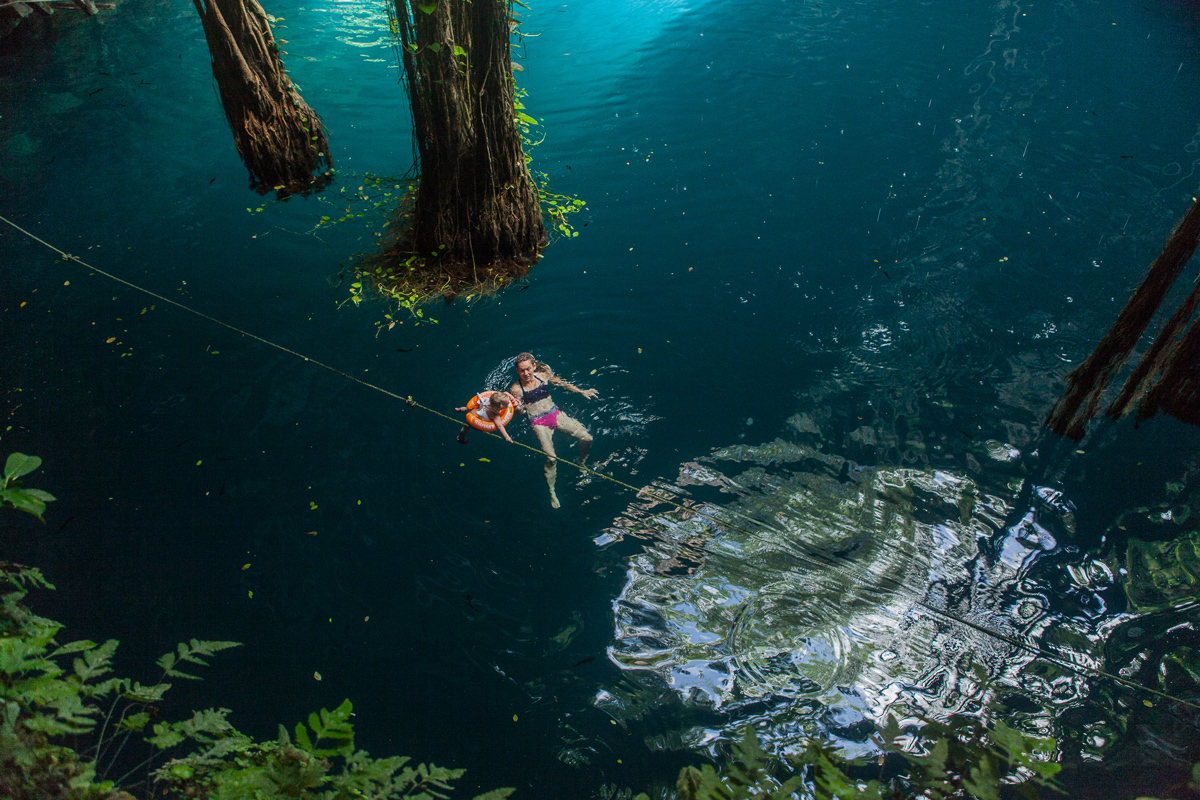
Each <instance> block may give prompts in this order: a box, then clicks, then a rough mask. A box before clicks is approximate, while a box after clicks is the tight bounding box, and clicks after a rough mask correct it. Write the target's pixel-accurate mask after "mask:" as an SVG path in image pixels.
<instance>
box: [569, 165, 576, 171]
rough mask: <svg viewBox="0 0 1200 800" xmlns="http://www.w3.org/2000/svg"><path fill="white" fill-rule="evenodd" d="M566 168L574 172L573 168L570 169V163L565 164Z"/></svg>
mask: <svg viewBox="0 0 1200 800" xmlns="http://www.w3.org/2000/svg"><path fill="white" fill-rule="evenodd" d="M567 169H570V170H571V172H574V171H575V170H573V169H571V165H570V164H567Z"/></svg>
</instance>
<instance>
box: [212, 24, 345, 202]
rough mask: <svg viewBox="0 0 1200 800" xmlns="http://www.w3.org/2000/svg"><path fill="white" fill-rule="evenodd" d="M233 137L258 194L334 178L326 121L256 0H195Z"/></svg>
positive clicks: (303, 189)
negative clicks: (295, 79) (297, 80)
mask: <svg viewBox="0 0 1200 800" xmlns="http://www.w3.org/2000/svg"><path fill="white" fill-rule="evenodd" d="M192 3H193V5H195V7H196V11H197V12H198V13H199V14H200V20H201V22H202V23H203V24H204V38H205V39H206V40H207V41H208V49H209V52H210V54H211V55H212V70H213V77H214V78H215V79H216V81H217V88H218V90H219V91H220V94H221V104H222V105H223V106H224V108H225V117H226V119H227V120H228V121H229V127H230V129H232V131H233V139H234V144H235V145H236V146H237V151H238V155H240V156H241V157H242V161H243V163H245V165H246V169H247V170H248V171H249V172H250V186H251V188H253V189H254V190H255V191H257V192H258V193H259V194H266V193H267V192H269V191H271V190H272V189H274V190H277V191H279V192H281V193H284V194H307V193H308V192H310V191H313V190H319V189H321V188H322V187H323V186H325V185H326V184H327V183H329V181H330V180H332V172H331V171H330V168H331V167H332V166H333V160H332V158H331V157H330V155H329V143H328V141H327V140H326V138H325V126H324V125H323V124H322V122H321V120H320V118H319V117H318V116H317V114H316V112H314V111H313V110H312V109H311V108H309V106H308V104H307V103H305V102H304V99H303V98H302V97H300V93H299V92H298V91H296V87H295V86H294V85H293V84H292V82H291V80H290V79H289V78H288V76H287V72H286V71H285V70H284V67H283V61H282V60H281V59H280V51H279V45H278V44H276V42H275V37H274V35H273V34H272V33H271V26H270V23H269V22H268V20H267V15H266V12H265V11H263V8H262V6H260V5H259V4H258V2H256V0H192Z"/></svg>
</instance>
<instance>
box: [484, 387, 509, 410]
mask: <svg viewBox="0 0 1200 800" xmlns="http://www.w3.org/2000/svg"><path fill="white" fill-rule="evenodd" d="M488 405H490V406H491V407H492V408H494V409H496V410H497V411H503V410H504V409H506V408H508V407H509V406H510V405H512V403H511V401H510V400H509V399H508V392H492V394H491V396H490V397H489V398H488Z"/></svg>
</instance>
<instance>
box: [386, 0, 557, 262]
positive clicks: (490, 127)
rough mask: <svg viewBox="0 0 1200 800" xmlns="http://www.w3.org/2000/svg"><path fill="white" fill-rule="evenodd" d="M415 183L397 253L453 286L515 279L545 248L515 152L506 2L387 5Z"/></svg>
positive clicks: (528, 182) (400, 0) (529, 182)
mask: <svg viewBox="0 0 1200 800" xmlns="http://www.w3.org/2000/svg"><path fill="white" fill-rule="evenodd" d="M395 12H396V23H397V34H398V36H399V38H400V42H401V64H402V67H403V70H404V81H405V89H406V92H407V94H408V98H409V103H410V105H411V107H412V115H413V127H414V132H415V138H416V142H417V155H418V162H419V163H418V168H419V171H420V177H419V182H418V187H417V196H416V203H415V207H414V209H413V216H412V220H411V222H410V223H409V229H408V232H407V237H406V241H405V242H403V243H402V245H401V247H402V251H407V252H409V253H412V254H416V255H418V256H419V257H420V258H421V259H422V261H423V262H424V263H426V264H427V265H428V266H430V267H433V268H436V269H437V270H439V271H440V272H443V273H446V274H448V275H449V276H452V277H455V278H459V279H462V280H481V279H483V278H484V277H485V274H486V273H487V271H488V270H491V271H492V273H491V274H492V276H495V275H496V274H497V273H499V274H508V275H523V274H525V272H527V271H528V269H529V267H530V266H532V265H533V264H534V263H536V261H537V259H538V254H539V253H540V251H541V249H542V247H544V246H545V243H546V230H545V227H544V225H543V223H542V214H541V207H540V203H539V200H538V194H537V188H536V186H535V185H534V183H533V179H532V178H531V176H530V174H529V168H528V166H527V164H526V161H525V154H524V151H523V150H522V148H521V129H520V127H519V126H518V123H517V119H516V117H517V110H516V107H515V96H514V92H515V83H514V81H513V77H512V62H511V60H510V59H511V53H510V47H509V36H510V32H511V31H512V23H511V20H512V17H511V13H510V7H509V4H508V2H507V0H469V1H468V0H427V3H423V2H422V0H395Z"/></svg>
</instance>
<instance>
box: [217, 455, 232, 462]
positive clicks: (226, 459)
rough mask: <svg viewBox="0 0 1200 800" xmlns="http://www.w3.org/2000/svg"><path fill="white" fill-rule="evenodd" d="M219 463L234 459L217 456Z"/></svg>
mask: <svg viewBox="0 0 1200 800" xmlns="http://www.w3.org/2000/svg"><path fill="white" fill-rule="evenodd" d="M217 461H233V459H232V458H227V457H226V456H217Z"/></svg>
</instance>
